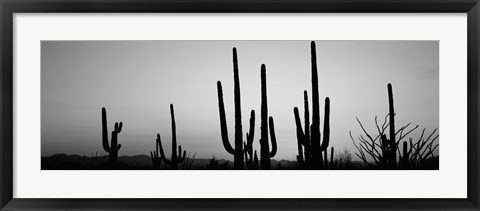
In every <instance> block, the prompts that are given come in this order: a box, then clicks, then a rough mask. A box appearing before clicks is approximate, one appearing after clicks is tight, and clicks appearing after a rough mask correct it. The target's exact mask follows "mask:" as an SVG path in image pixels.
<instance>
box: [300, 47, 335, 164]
mask: <svg viewBox="0 0 480 211" xmlns="http://www.w3.org/2000/svg"><path fill="white" fill-rule="evenodd" d="M311 63H312V125H310V123H309V118H310V117H309V112H308V93H307V91H304V106H305V131H304V130H303V129H302V123H301V121H300V116H299V112H298V108H297V107H295V108H294V109H293V113H294V116H295V124H296V127H297V144H298V153H299V154H298V155H297V162H298V163H299V165H300V166H301V168H307V169H324V168H326V167H325V163H324V161H323V160H324V158H323V157H322V153H324V154H326V152H327V148H328V145H329V142H330V98H328V97H326V98H325V116H324V125H323V141H321V134H320V103H319V91H318V73H317V72H318V71H317V55H316V49H315V42H313V41H312V42H311ZM309 127H310V130H309ZM302 148H303V149H304V150H303V149H302ZM303 151H305V152H303ZM324 156H325V155H324Z"/></svg>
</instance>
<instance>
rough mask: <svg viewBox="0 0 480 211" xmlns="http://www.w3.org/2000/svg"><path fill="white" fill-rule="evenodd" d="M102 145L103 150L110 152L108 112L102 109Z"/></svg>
mask: <svg viewBox="0 0 480 211" xmlns="http://www.w3.org/2000/svg"><path fill="white" fill-rule="evenodd" d="M102 145H103V150H105V151H106V152H110V146H109V145H108V128H107V110H106V109H105V107H103V108H102Z"/></svg>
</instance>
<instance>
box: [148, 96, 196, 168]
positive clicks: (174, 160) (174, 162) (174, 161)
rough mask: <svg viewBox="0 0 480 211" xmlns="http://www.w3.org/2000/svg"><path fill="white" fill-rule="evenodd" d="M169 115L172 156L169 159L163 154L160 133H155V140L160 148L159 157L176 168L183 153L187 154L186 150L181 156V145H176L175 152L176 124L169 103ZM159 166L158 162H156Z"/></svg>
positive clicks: (183, 157) (181, 159)
mask: <svg viewBox="0 0 480 211" xmlns="http://www.w3.org/2000/svg"><path fill="white" fill-rule="evenodd" d="M170 117H171V119H172V156H171V158H170V160H168V158H167V157H166V156H165V153H164V151H163V147H162V140H161V139H160V134H158V133H157V140H156V143H157V145H158V147H159V148H160V158H161V159H162V160H163V161H164V162H165V164H166V165H169V166H171V169H178V164H179V163H182V162H183V161H184V160H185V155H186V154H187V152H186V151H183V156H182V146H180V145H178V154H177V132H176V125H175V113H174V110H173V105H172V104H170ZM151 155H152V161H153V162H154V165H155V162H157V161H154V160H155V157H154V154H151ZM156 158H158V151H157V152H156ZM158 165H159V166H160V164H158Z"/></svg>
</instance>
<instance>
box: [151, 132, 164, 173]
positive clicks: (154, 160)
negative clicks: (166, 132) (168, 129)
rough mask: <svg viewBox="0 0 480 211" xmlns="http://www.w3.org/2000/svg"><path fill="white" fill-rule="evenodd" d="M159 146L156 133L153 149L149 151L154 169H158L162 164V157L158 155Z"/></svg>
mask: <svg viewBox="0 0 480 211" xmlns="http://www.w3.org/2000/svg"><path fill="white" fill-rule="evenodd" d="M159 147H160V135H159V134H158V137H157V140H156V141H155V151H150V157H151V158H152V164H153V167H154V168H155V169H160V165H161V164H162V158H161V157H159V153H158V148H159Z"/></svg>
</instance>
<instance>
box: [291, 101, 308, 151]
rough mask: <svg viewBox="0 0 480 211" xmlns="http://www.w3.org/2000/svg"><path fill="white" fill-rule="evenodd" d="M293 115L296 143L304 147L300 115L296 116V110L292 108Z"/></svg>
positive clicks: (304, 136)
mask: <svg viewBox="0 0 480 211" xmlns="http://www.w3.org/2000/svg"><path fill="white" fill-rule="evenodd" d="M293 114H294V115H295V124H296V125H297V141H298V142H299V144H301V145H303V146H306V145H307V143H306V141H305V138H306V136H307V135H306V134H304V133H303V126H302V123H301V121H300V115H299V114H298V108H297V107H295V108H293Z"/></svg>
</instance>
